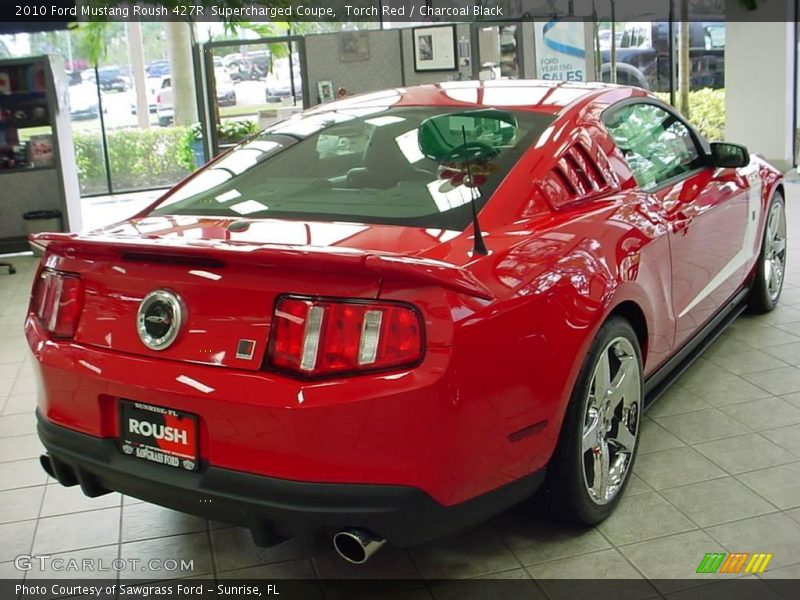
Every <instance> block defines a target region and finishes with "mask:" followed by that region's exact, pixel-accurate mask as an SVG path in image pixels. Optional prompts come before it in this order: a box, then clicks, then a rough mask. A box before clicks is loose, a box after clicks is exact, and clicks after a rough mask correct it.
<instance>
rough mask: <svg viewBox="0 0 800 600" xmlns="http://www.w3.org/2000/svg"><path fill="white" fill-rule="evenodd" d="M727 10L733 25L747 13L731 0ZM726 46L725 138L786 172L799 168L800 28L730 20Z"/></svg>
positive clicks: (727, 26) (772, 22) (785, 22)
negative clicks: (798, 91) (797, 57)
mask: <svg viewBox="0 0 800 600" xmlns="http://www.w3.org/2000/svg"><path fill="white" fill-rule="evenodd" d="M727 7H728V11H729V12H728V15H729V19H730V18H731V16H732V15H731V11H737V10H739V11H740V10H741V9H740V8H739V7H738V5H736V4H735V3H733V2H732V1H731V0H729V1H728V5H727ZM737 16H739V15H737ZM739 18H745V17H744V16H740V17H739ZM725 44H726V47H725V88H726V93H725V96H726V107H725V118H726V126H725V137H726V139H727V140H728V141H731V142H738V143H740V144H744V145H746V146H747V147H748V149H749V150H750V151H751V152H757V153H759V154H763V155H764V156H765V157H766V158H767V160H769V161H770V162H772V163H773V164H774V165H775V166H777V167H779V168H780V169H782V170H784V171H786V170H788V169H789V168H790V167H791V166H792V164H793V162H794V161H793V156H792V148H793V143H792V142H793V138H794V78H795V66H794V23H793V22H791V21H783V22H781V21H768V22H752V21H751V22H746V21H739V22H736V21H732V20H729V21H728V22H727V23H726V32H725Z"/></svg>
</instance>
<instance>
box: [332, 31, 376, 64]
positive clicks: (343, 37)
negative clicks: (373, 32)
mask: <svg viewBox="0 0 800 600" xmlns="http://www.w3.org/2000/svg"><path fill="white" fill-rule="evenodd" d="M339 60H341V61H342V62H353V61H357V60H369V33H368V32H366V31H357V32H353V33H342V34H340V35H339Z"/></svg>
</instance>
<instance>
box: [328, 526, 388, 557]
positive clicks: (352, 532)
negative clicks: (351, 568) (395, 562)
mask: <svg viewBox="0 0 800 600" xmlns="http://www.w3.org/2000/svg"><path fill="white" fill-rule="evenodd" d="M385 543H386V540H384V539H381V538H379V537H377V536H375V535H373V534H371V533H370V532H369V531H364V530H363V529H345V530H344V531H340V532H339V533H337V534H336V535H334V536H333V549H334V550H336V553H337V554H338V555H339V556H341V557H342V558H343V559H345V560H346V561H347V562H349V563H352V564H354V565H363V564H364V563H365V562H367V561H368V560H369V557H370V556H372V555H373V554H375V553H376V552H377V551H378V550H380V549H381V547H382V546H383V545H384V544H385Z"/></svg>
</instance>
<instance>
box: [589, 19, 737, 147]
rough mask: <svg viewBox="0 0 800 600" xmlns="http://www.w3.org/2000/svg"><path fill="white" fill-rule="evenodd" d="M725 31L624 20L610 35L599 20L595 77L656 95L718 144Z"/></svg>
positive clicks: (705, 24) (705, 25)
mask: <svg viewBox="0 0 800 600" xmlns="http://www.w3.org/2000/svg"><path fill="white" fill-rule="evenodd" d="M725 29H726V28H725V23H724V22H722V21H700V20H692V21H689V22H686V23H681V22H673V23H669V22H666V21H644V22H634V21H623V22H617V23H615V27H614V28H613V31H612V27H611V23H609V22H600V23H598V27H597V35H596V40H595V43H596V48H597V54H596V56H597V57H598V66H599V69H598V70H599V77H600V78H601V79H602V80H603V81H616V83H619V84H623V85H635V86H638V87H642V88H644V89H646V90H649V91H651V92H653V93H655V94H656V95H658V96H659V97H660V98H661V99H663V100H664V101H666V102H669V103H671V104H673V105H674V106H675V107H676V108H678V109H679V110H680V111H681V112H682V113H683V114H685V115H686V116H687V117H688V118H689V120H690V121H691V122H692V123H693V124H694V125H695V126H696V127H697V128H698V129H699V130H700V131H701V133H703V135H705V136H706V137H707V138H709V139H711V140H720V139H722V138H724V136H725ZM612 44H614V45H615V63H614V65H612ZM682 73H686V77H685V78H684V77H683V76H682Z"/></svg>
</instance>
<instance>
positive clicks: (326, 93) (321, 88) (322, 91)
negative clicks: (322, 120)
mask: <svg viewBox="0 0 800 600" xmlns="http://www.w3.org/2000/svg"><path fill="white" fill-rule="evenodd" d="M317 93H318V94H319V102H320V104H322V103H323V102H330V101H331V100H334V99H335V98H336V90H334V88H333V82H332V81H318V82H317Z"/></svg>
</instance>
